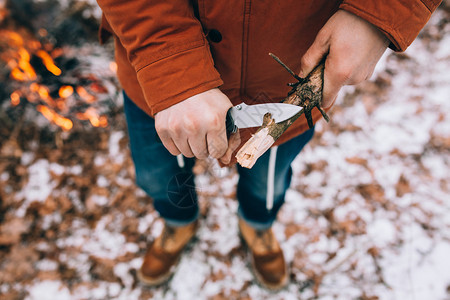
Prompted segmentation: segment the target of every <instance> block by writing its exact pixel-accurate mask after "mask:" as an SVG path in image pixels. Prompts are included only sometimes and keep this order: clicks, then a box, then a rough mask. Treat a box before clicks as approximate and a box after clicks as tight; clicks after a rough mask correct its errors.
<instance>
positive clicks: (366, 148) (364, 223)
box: [0, 12, 450, 300]
mask: <svg viewBox="0 0 450 300" xmlns="http://www.w3.org/2000/svg"><path fill="white" fill-rule="evenodd" d="M446 16H447V15H444V14H443V13H442V12H437V13H436V14H435V15H434V16H433V18H432V20H431V21H430V25H429V26H428V27H427V28H431V29H429V32H431V33H433V32H434V31H433V30H435V29H432V28H433V27H432V26H437V24H439V22H440V20H441V19H442V18H444V17H446ZM440 34H441V35H442V39H441V40H439V41H434V42H426V41H424V40H420V39H419V40H417V41H416V42H415V43H414V44H413V45H412V46H411V47H410V48H409V49H408V50H407V52H406V53H405V54H403V55H405V56H406V57H407V59H405V58H403V59H397V58H396V56H395V54H392V53H391V52H389V53H386V54H385V55H384V56H383V58H382V60H381V61H380V63H379V65H378V66H377V68H376V70H375V72H374V75H373V77H372V80H376V79H377V78H378V76H387V75H386V74H390V72H391V73H392V72H393V74H394V75H392V76H390V77H389V79H390V80H391V82H390V84H389V85H388V87H387V88H386V90H383V91H378V92H379V94H376V95H372V93H370V92H369V93H364V91H361V89H362V88H359V87H358V88H355V87H346V88H345V89H344V90H343V91H342V93H341V94H340V97H339V99H338V101H337V103H336V107H335V109H334V110H333V111H332V112H331V119H332V121H331V124H330V125H328V124H325V123H319V124H318V125H317V127H316V131H317V135H316V137H315V139H314V140H313V142H312V143H311V145H308V146H307V147H305V149H304V150H303V152H302V153H301V155H299V156H298V157H297V158H296V160H295V161H294V164H293V166H292V167H293V174H294V175H293V181H292V186H291V189H290V190H289V191H288V193H287V197H286V203H285V205H284V206H283V208H282V210H281V211H280V214H279V216H278V222H277V223H276V224H275V225H274V232H275V235H276V236H277V237H278V239H279V240H280V242H281V247H282V248H283V250H284V253H285V257H286V260H287V262H288V264H289V266H290V268H291V271H292V273H291V277H292V280H291V283H290V284H289V285H288V287H286V288H285V289H284V290H282V291H281V292H279V293H272V292H269V291H267V290H265V289H263V288H261V287H260V286H259V285H257V284H256V282H255V280H254V278H253V275H252V273H251V271H250V269H249V263H248V257H247V255H246V252H245V249H243V247H242V246H241V243H240V240H239V237H238V219H237V217H236V211H237V201H236V200H235V199H234V197H235V196H234V188H235V184H236V182H237V180H238V178H237V174H236V172H235V170H234V169H221V168H219V167H218V165H217V163H215V162H212V161H209V162H208V166H207V167H206V168H205V170H204V172H203V173H202V174H200V175H198V176H197V178H196V183H197V185H198V190H197V192H198V193H199V195H200V202H201V204H202V205H204V207H206V208H205V209H204V211H202V218H201V224H200V229H199V231H198V232H197V236H196V241H195V243H192V244H191V245H189V247H188V249H187V251H186V253H185V255H183V257H182V259H181V261H180V263H179V265H178V267H177V272H176V273H175V274H174V276H173V278H172V280H171V281H170V282H169V283H167V284H166V285H163V286H161V287H157V288H153V289H148V288H145V287H144V286H143V285H141V284H140V283H137V282H136V281H135V280H136V278H135V272H136V270H137V269H138V268H139V267H140V265H141V263H142V256H143V255H144V253H145V248H146V247H147V245H148V243H150V242H151V241H152V239H154V238H155V237H156V236H158V235H159V234H160V232H161V230H162V228H163V223H162V221H161V219H159V218H158V215H157V213H156V212H155V211H154V210H153V209H152V208H151V200H149V199H148V198H146V197H145V195H144V193H143V192H142V191H141V190H139V189H137V188H136V187H134V183H133V173H132V172H133V171H132V168H129V165H127V163H129V157H128V156H129V152H128V149H127V146H126V145H125V143H123V139H125V138H126V134H125V132H124V130H118V129H117V128H115V129H114V130H112V131H111V132H110V134H109V137H108V139H107V144H108V146H107V149H108V150H107V151H106V153H105V152H100V151H99V153H96V154H95V155H93V157H92V159H93V162H92V165H93V166H94V167H95V169H96V171H98V172H97V173H95V174H96V176H95V177H93V180H92V184H91V185H92V186H93V188H95V190H94V189H93V191H92V192H91V193H90V194H88V195H85V194H86V193H85V191H83V189H79V190H76V189H72V190H70V189H69V187H63V188H60V187H59V186H58V185H59V184H60V183H61V181H60V179H59V178H60V177H64V176H66V177H67V182H68V184H67V185H68V186H71V185H75V183H74V182H77V180H79V181H82V179H85V178H83V176H87V174H86V172H87V171H89V170H86V169H84V168H83V166H82V165H81V164H71V165H67V166H66V165H63V164H62V163H56V162H50V161H49V160H48V159H44V158H40V157H38V156H36V155H35V154H34V153H33V152H24V153H23V155H22V157H21V159H20V164H21V165H22V166H23V167H25V168H26V170H27V174H28V178H26V180H25V184H24V185H23V187H22V188H21V189H20V191H18V192H17V193H16V194H15V196H14V199H15V203H17V208H16V210H15V213H14V214H15V216H16V217H19V218H25V217H27V209H28V208H29V207H30V205H31V204H32V203H33V202H37V203H39V204H42V205H45V203H46V202H47V201H49V200H52V199H53V198H55V199H58V198H61V197H67V198H68V199H69V201H70V203H71V204H72V205H73V207H74V210H75V211H77V212H79V213H84V212H85V211H86V207H87V206H88V203H93V204H94V206H95V208H96V210H94V213H98V212H100V213H99V215H95V214H93V215H91V214H89V213H92V212H89V213H86V215H83V216H81V217H80V216H71V215H70V213H65V214H62V213H61V212H60V211H58V210H55V211H54V212H51V213H47V214H45V215H44V216H42V218H41V219H39V223H38V226H40V227H39V228H40V229H41V230H42V231H43V232H44V233H43V234H45V233H46V232H47V231H51V230H54V228H58V227H59V226H61V224H62V223H64V221H65V220H67V219H68V218H72V219H71V220H70V222H69V224H70V226H71V231H70V235H65V236H62V237H58V238H57V239H56V240H55V241H53V240H51V239H50V238H49V239H44V238H42V239H41V240H40V241H39V242H38V243H36V244H35V249H34V250H35V251H38V252H39V253H41V255H42V256H44V254H45V253H48V252H54V254H53V256H52V258H49V257H43V258H42V259H40V260H39V261H38V262H37V263H36V264H35V268H36V269H38V270H39V271H56V270H58V266H59V264H64V265H65V266H66V267H67V268H72V269H73V270H75V271H74V272H75V273H76V276H77V277H76V279H74V281H76V280H78V281H80V283H79V284H78V285H76V286H74V287H69V285H68V284H67V283H66V282H65V281H64V280H63V279H60V280H47V279H39V278H33V279H32V280H31V279H30V280H29V281H28V282H24V283H22V282H20V283H16V284H11V285H9V284H1V285H0V291H1V292H2V293H7V292H8V291H10V290H12V289H16V290H27V291H28V294H27V296H26V299H30V300H32V299H39V300H41V299H42V300H47V299H49V300H50V299H61V300H65V299H140V298H141V297H145V296H146V295H147V293H151V295H152V297H153V298H154V299H214V297H216V296H217V295H221V296H222V297H223V298H225V299H240V298H245V297H247V298H250V299H318V300H328V299H330V300H331V299H333V300H336V299H342V300H344V299H345V300H348V299H380V300H397V299H412V300H413V299H427V300H428V299H429V300H445V299H449V291H448V287H449V285H450V272H449V270H450V260H449V259H448V253H450V234H449V232H450V231H449V228H450V201H449V200H450V194H449V189H450V172H449V168H450V154H449V151H448V149H444V150H443V149H441V148H443V147H445V146H446V145H448V144H443V145H444V146H440V147H441V148H439V145H438V144H436V143H437V142H435V141H434V140H433V139H435V138H436V137H438V138H442V139H449V138H450V126H449V119H450V117H449V116H450V101H449V100H450V84H449V83H450V72H448V70H449V69H450V60H449V58H450V26H449V25H447V26H445V27H444V28H443V29H442V32H441V33H440ZM387 69H389V72H387ZM368 97H369V98H368ZM371 97H372V98H371ZM352 99H353V100H352ZM348 103H350V104H348ZM372 105H373V107H372ZM347 128H352V130H347ZM11 177H12V175H11V174H9V173H8V172H6V171H5V172H3V173H1V174H0V181H1V184H2V186H3V185H6V184H7V183H8V181H9V180H10V179H11ZM79 177H80V178H81V179H80V178H79ZM88 179H91V177H89V178H88ZM402 180H404V181H406V183H404V184H405V185H406V186H402ZM4 190H5V191H6V192H7V193H9V192H10V191H12V187H11V186H9V187H8V186H5V188H4ZM130 199H131V200H133V201H131V200H130ZM136 199H138V200H136ZM122 202H123V203H126V205H124V207H122V206H120V205H121V204H122ZM129 203H131V204H132V205H138V204H142V203H145V204H142V205H145V206H146V210H145V213H140V214H138V213H136V212H135V208H134V207H132V205H131V206H128V204H129ZM137 203H138V204H137ZM40 207H41V206H40ZM117 207H119V208H117ZM127 222H128V223H127ZM124 224H128V226H129V227H126V226H125V225H124ZM130 224H131V225H130ZM133 226H134V227H133ZM125 228H126V229H125ZM130 228H131V229H130ZM136 235H137V236H138V237H137V238H136V237H135V236H136ZM93 259H104V260H109V261H113V262H114V264H113V267H111V269H110V270H109V271H110V273H111V274H106V275H111V276H113V277H114V278H116V279H117V280H116V281H111V280H110V279H109V280H107V279H104V278H100V279H97V278H95V276H94V275H93V273H92V272H93V271H92V269H93V262H92V260H93ZM313 275H314V276H316V277H314V276H313ZM97 276H98V275H97ZM313 279H316V280H319V281H317V282H314V281H313ZM315 283H316V284H317V294H316V293H315V291H314V284H315ZM363 293H364V295H366V296H367V298H363ZM370 296H374V297H375V296H376V297H378V298H369V297H370ZM149 297H150V296H149ZM217 297H218V296H217ZM219 299H222V298H219Z"/></svg>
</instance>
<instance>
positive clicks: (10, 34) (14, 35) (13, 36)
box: [2, 31, 23, 47]
mask: <svg viewBox="0 0 450 300" xmlns="http://www.w3.org/2000/svg"><path fill="white" fill-rule="evenodd" d="M2 33H3V32H2ZM5 36H7V37H8V38H9V39H10V40H11V41H12V42H13V43H14V44H15V45H16V46H19V47H22V45H23V38H22V37H21V36H20V34H18V33H17V32H14V31H6V32H5Z"/></svg>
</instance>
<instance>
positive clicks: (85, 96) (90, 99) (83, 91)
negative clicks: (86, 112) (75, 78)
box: [77, 85, 95, 103]
mask: <svg viewBox="0 0 450 300" xmlns="http://www.w3.org/2000/svg"><path fill="white" fill-rule="evenodd" d="M77 94H78V96H80V97H81V99H83V100H84V101H86V102H87V103H93V102H94V101H95V97H94V96H92V95H91V94H89V93H88V91H86V89H85V88H84V87H82V86H81V85H80V86H77Z"/></svg>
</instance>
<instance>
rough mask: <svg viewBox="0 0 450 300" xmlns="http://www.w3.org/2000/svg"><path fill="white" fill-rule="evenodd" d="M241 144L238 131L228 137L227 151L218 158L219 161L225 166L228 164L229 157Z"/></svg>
mask: <svg viewBox="0 0 450 300" xmlns="http://www.w3.org/2000/svg"><path fill="white" fill-rule="evenodd" d="M240 144H241V135H240V134H239V131H238V132H236V133H233V134H231V135H230V139H229V140H228V149H227V151H226V152H225V154H224V155H223V156H222V157H221V158H219V161H220V162H221V163H223V164H225V165H227V164H229V163H230V161H231V155H233V152H234V151H235V150H236V149H237V147H239V145H240Z"/></svg>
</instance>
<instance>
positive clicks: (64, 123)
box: [36, 105, 73, 131]
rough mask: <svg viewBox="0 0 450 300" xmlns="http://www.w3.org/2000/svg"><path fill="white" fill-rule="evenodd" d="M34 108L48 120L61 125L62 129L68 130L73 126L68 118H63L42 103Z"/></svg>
mask: <svg viewBox="0 0 450 300" xmlns="http://www.w3.org/2000/svg"><path fill="white" fill-rule="evenodd" d="M36 109H37V110H38V111H39V112H40V113H41V114H42V115H43V116H44V117H45V118H46V119H47V120H49V121H50V122H53V123H55V124H56V125H58V126H59V127H61V128H62V129H63V130H64V131H69V130H70V129H72V127H73V123H72V121H71V120H70V119H67V118H64V117H62V116H60V115H59V114H57V113H56V112H55V111H54V110H52V109H50V108H48V107H47V106H44V105H38V106H37V107H36Z"/></svg>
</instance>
